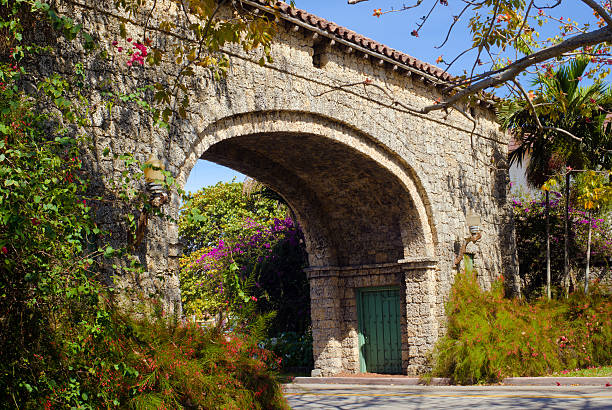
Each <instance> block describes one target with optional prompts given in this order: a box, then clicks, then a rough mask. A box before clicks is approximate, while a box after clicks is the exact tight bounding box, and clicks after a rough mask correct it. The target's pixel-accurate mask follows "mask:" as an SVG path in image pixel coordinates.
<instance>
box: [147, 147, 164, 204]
mask: <svg viewBox="0 0 612 410" xmlns="http://www.w3.org/2000/svg"><path fill="white" fill-rule="evenodd" d="M144 165H145V169H144V174H145V181H147V190H148V191H149V192H151V196H152V197H153V198H156V197H158V196H160V195H162V194H163V193H164V187H163V185H162V183H163V182H164V180H165V177H164V173H163V170H164V163H163V162H161V160H160V159H159V158H157V155H155V154H151V155H150V156H149V159H148V160H147V162H145V163H144Z"/></svg>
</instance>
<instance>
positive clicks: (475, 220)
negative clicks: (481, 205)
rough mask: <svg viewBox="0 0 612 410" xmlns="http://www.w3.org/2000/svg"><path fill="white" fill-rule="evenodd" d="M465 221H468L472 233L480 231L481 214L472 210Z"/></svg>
mask: <svg viewBox="0 0 612 410" xmlns="http://www.w3.org/2000/svg"><path fill="white" fill-rule="evenodd" d="M465 221H466V223H467V226H468V227H469V228H470V233H471V234H472V235H475V234H477V233H478V232H480V215H478V214H477V213H475V212H473V211H470V212H468V214H467V215H466V218H465Z"/></svg>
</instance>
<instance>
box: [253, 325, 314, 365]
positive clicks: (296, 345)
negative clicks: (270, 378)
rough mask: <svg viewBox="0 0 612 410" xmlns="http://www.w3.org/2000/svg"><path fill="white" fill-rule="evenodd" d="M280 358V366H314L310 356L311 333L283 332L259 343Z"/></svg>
mask: <svg viewBox="0 0 612 410" xmlns="http://www.w3.org/2000/svg"><path fill="white" fill-rule="evenodd" d="M260 346H262V347H265V348H266V349H269V350H271V351H273V352H274V353H275V354H276V355H277V356H278V357H280V358H281V360H282V362H281V364H282V368H283V369H288V368H296V367H302V368H308V369H312V368H313V367H314V361H313V356H312V333H311V332H306V333H305V334H299V333H296V332H283V333H281V334H279V335H278V336H277V337H271V338H269V339H266V340H264V341H263V342H261V343H260Z"/></svg>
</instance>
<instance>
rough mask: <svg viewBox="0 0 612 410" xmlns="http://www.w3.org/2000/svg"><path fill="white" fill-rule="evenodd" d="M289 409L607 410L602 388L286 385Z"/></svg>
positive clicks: (610, 402) (610, 404)
mask: <svg viewBox="0 0 612 410" xmlns="http://www.w3.org/2000/svg"><path fill="white" fill-rule="evenodd" d="M285 395H286V397H287V399H288V401H289V404H290V406H291V408H292V409H452V410H459V409H563V410H565V409H610V410H612V387H605V386H603V387H602V386H380V385H372V386H365V385H349V384H329V383H326V384H313V383H309V384H288V385H285Z"/></svg>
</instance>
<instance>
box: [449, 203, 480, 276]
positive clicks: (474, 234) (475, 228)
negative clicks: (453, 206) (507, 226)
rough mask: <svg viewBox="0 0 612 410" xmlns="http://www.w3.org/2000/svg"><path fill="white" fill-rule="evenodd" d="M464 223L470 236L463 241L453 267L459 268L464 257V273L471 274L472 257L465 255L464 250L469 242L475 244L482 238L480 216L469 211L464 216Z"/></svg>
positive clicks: (472, 266)
mask: <svg viewBox="0 0 612 410" xmlns="http://www.w3.org/2000/svg"><path fill="white" fill-rule="evenodd" d="M465 222H466V223H467V226H468V227H469V229H470V236H468V237H467V238H465V240H464V241H463V245H461V249H460V251H459V255H458V256H457V257H456V258H455V266H456V267H457V268H459V264H460V263H461V260H462V259H464V256H465V270H466V272H471V271H472V270H473V269H474V255H473V254H471V253H467V252H466V248H467V246H468V244H469V243H470V242H473V243H476V242H477V241H478V240H479V239H480V238H482V232H481V231H480V215H478V214H476V213H474V212H472V211H470V212H468V214H467V215H466V218H465Z"/></svg>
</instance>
